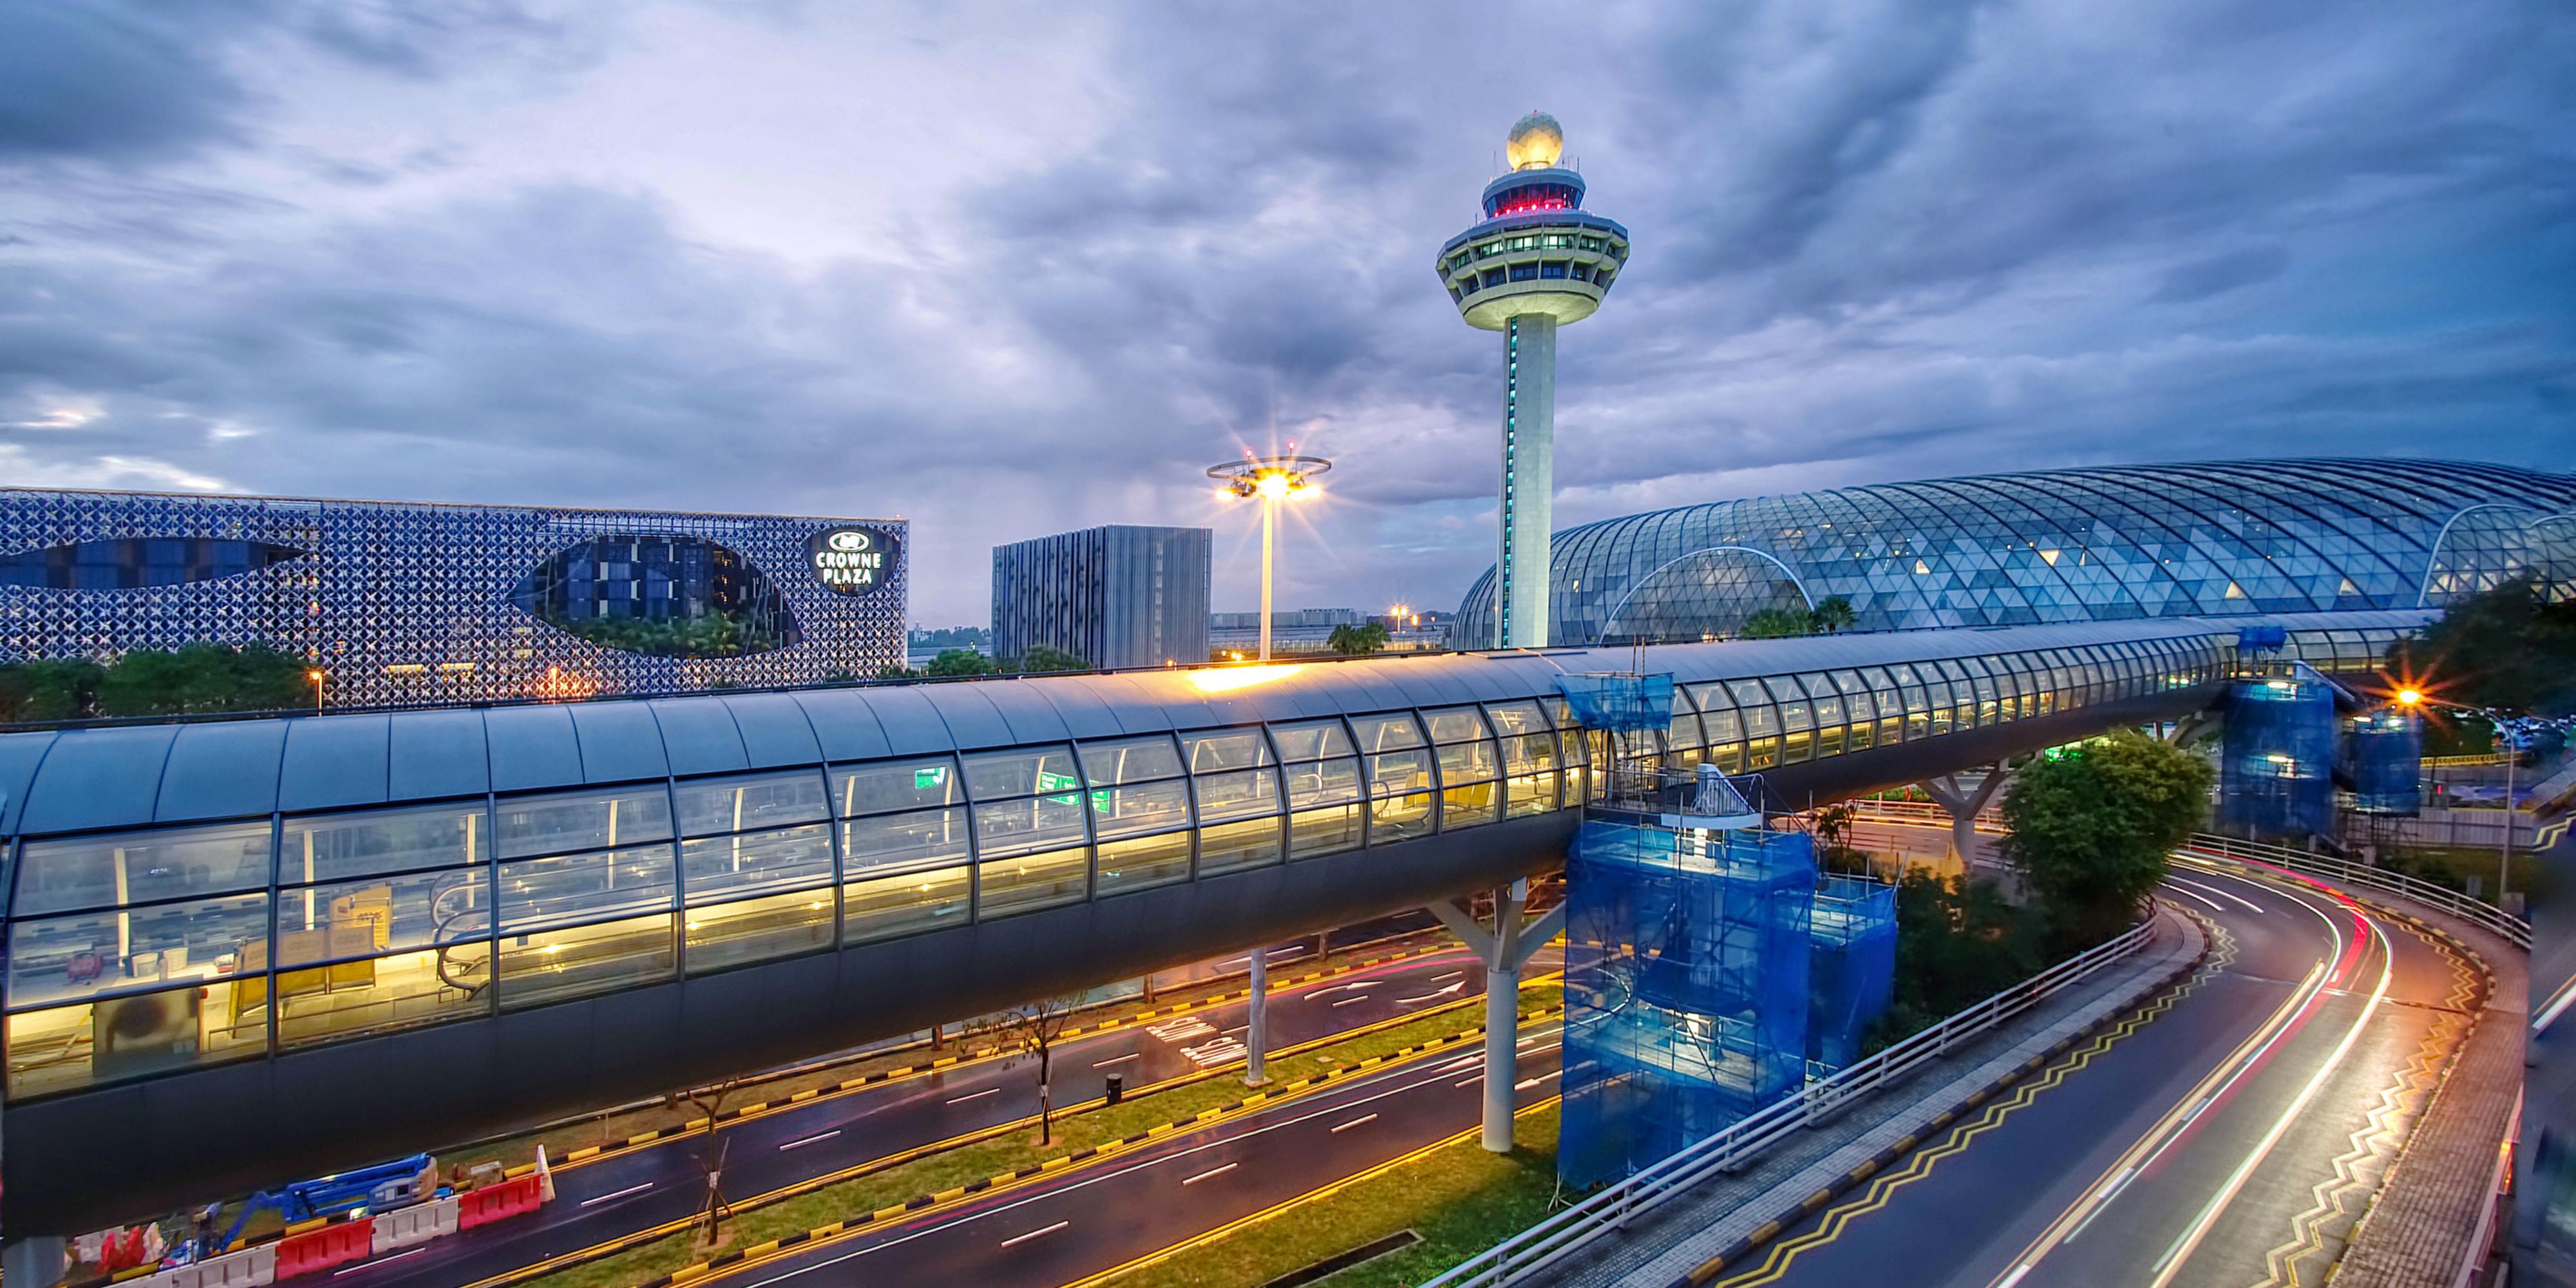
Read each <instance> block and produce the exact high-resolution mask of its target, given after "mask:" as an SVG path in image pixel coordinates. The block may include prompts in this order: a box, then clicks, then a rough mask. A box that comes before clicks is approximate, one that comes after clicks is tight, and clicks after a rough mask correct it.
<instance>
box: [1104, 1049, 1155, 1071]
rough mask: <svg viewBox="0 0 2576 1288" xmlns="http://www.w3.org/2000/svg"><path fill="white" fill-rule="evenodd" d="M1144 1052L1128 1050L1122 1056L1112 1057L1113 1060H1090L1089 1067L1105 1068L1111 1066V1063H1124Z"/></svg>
mask: <svg viewBox="0 0 2576 1288" xmlns="http://www.w3.org/2000/svg"><path fill="white" fill-rule="evenodd" d="M1144 1054H1145V1053H1144V1052H1142V1051H1130V1052H1128V1053H1127V1054H1125V1055H1122V1056H1119V1057H1118V1058H1117V1059H1114V1060H1094V1061H1092V1062H1091V1067H1092V1068H1094V1069H1106V1068H1108V1067H1109V1066H1111V1065H1113V1064H1125V1063H1127V1062H1128V1061H1130V1060H1134V1059H1137V1058H1138V1057H1140V1056H1142V1055H1144Z"/></svg>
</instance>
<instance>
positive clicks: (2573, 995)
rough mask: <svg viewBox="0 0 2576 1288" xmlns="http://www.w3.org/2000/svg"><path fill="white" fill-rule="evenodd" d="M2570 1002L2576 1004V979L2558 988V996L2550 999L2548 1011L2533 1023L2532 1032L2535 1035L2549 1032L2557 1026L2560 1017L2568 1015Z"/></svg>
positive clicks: (2542, 1012)
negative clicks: (2551, 1026)
mask: <svg viewBox="0 0 2576 1288" xmlns="http://www.w3.org/2000/svg"><path fill="white" fill-rule="evenodd" d="M2570 1002H2576V979H2571V980H2569V981H2567V982H2566V983H2564V984H2561V985H2559V986H2558V992H2557V995H2556V996H2554V997H2552V998H2550V999H2549V1006H2548V1007H2547V1009H2544V1010H2543V1011H2541V1013H2540V1018H2539V1019H2536V1020H2533V1021H2532V1022H2531V1031H2532V1032H2533V1033H2535V1034H2539V1033H2546V1032H2548V1031H2549V1026H2550V1025H2552V1024H2556V1023H2557V1022H2558V1017H2559V1016H2561V1015H2565V1014H2566V1013H2567V1004H2568V1003H2570Z"/></svg>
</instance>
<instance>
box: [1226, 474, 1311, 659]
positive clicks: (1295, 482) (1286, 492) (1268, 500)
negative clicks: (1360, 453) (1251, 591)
mask: <svg viewBox="0 0 2576 1288" xmlns="http://www.w3.org/2000/svg"><path fill="white" fill-rule="evenodd" d="M1332 468H1333V463H1332V462H1331V461H1328V460H1325V459H1324V458H1323V457H1320V456H1296V455H1289V456H1255V455H1253V454H1252V453H1250V452H1246V453H1244V454H1243V459H1242V460H1239V461H1227V462H1226V463H1225V464H1223V465H1211V466H1209V467H1208V472H1207V473H1208V477H1209V478H1212V479H1215V480H1216V481H1217V483H1218V484H1219V485H1220V486H1222V487H1223V488H1224V489H1225V494H1226V495H1230V496H1239V497H1242V498H1244V499H1246V500H1257V501H1259V502H1261V660H1262V661H1264V662H1267V661H1269V660H1270V551H1271V547H1272V545H1273V544H1274V543H1275V542H1276V540H1277V538H1276V531H1277V529H1278V526H1279V503H1280V502H1282V501H1286V500H1289V499H1291V498H1293V497H1297V496H1301V495H1303V494H1304V493H1305V492H1306V491H1307V490H1308V489H1309V488H1311V487H1313V486H1314V481H1315V480H1316V479H1318V478H1321V477H1323V476H1324V474H1325V473H1326V472H1327V471H1329V470H1331V469H1332Z"/></svg>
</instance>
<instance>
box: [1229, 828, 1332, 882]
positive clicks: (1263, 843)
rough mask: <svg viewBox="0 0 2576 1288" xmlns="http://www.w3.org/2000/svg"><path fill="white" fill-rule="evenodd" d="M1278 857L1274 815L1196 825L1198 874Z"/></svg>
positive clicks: (1263, 863)
mask: <svg viewBox="0 0 2576 1288" xmlns="http://www.w3.org/2000/svg"><path fill="white" fill-rule="evenodd" d="M1354 830H1356V829H1354ZM1278 861H1279V820H1278V819H1276V818H1248V819H1243V820H1240V821H1238V822H1233V823H1209V824H1206V825H1204V826H1202V827H1201V828H1199V875H1200V876H1209V875H1213V874H1215V873H1219V872H1233V871H1236V870H1237V869H1241V868H1258V867H1265V866H1268V865H1269V864H1273V863H1277V862H1278Z"/></svg>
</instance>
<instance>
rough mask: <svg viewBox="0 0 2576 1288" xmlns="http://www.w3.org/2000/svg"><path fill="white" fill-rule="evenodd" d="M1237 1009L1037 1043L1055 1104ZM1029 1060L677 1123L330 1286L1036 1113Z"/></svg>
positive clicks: (1312, 993) (1288, 999) (1452, 985)
mask: <svg viewBox="0 0 2576 1288" xmlns="http://www.w3.org/2000/svg"><path fill="white" fill-rule="evenodd" d="M1281 951H1282V952H1283V953H1284V952H1285V950H1281ZM1483 991H1484V970H1483V968H1482V967H1481V966H1479V965H1478V964H1477V962H1476V960H1475V959H1474V958H1473V957H1472V956H1471V955H1469V954H1468V952H1467V951H1466V949H1464V948H1463V947H1459V948H1453V949H1452V950H1450V951H1447V952H1442V953H1437V954H1433V955H1428V956H1424V957H1419V958H1414V959H1411V960H1407V961H1403V962H1395V963H1389V964H1387V965H1385V966H1380V967H1375V968H1372V969H1369V970H1365V971H1357V972H1353V973H1351V974H1348V975H1342V976H1336V977H1334V978H1332V979H1330V980H1324V981H1317V982H1314V983H1311V984H1307V985H1304V986H1301V987H1298V988H1295V989H1291V990H1281V989H1277V988H1274V989H1273V990H1272V992H1271V995H1270V999H1269V1008H1268V1010H1269V1032H1270V1047H1271V1049H1272V1050H1273V1051H1277V1050H1281V1049H1284V1048H1287V1047H1290V1046H1293V1045H1296V1044H1298V1043H1301V1042H1307V1041H1311V1040H1313V1039H1316V1038H1322V1037H1329V1036H1332V1035H1334V1034H1338V1033H1344V1032H1348V1031H1350V1030H1352V1029H1356V1028H1360V1027H1362V1026H1364V1025H1368V1024H1372V1023H1375V1022H1377V1021H1380V1020H1386V1019H1391V1018H1396V1017H1401V1016H1404V1015H1409V1014H1416V1013H1419V1012H1422V1011H1425V1010H1430V1009H1432V1008H1434V1007H1437V1006H1439V1005H1441V1004H1443V1003H1447V1002H1454V1001H1457V1000H1458V999H1460V998H1462V997H1474V996H1476V995H1478V994H1480V993H1482V992H1483ZM1245 1008H1246V1003H1245V1002H1243V1001H1235V1002H1230V1003H1226V1004H1223V1005H1219V1006H1215V1007H1210V1008H1207V1009H1204V1010H1200V1011H1195V1012H1192V1013H1190V1014H1189V1015H1187V1016H1184V1017H1181V1020H1180V1022H1177V1023H1168V1024H1155V1025H1137V1026H1133V1027H1127V1028H1118V1029H1112V1030H1109V1031H1107V1032H1103V1033H1098V1034H1083V1035H1080V1036H1077V1037H1075V1038H1072V1039H1069V1040H1067V1041H1065V1042H1063V1043H1061V1044H1059V1045H1058V1047H1057V1049H1056V1051H1055V1052H1054V1055H1053V1060H1052V1064H1053V1069H1052V1073H1053V1079H1052V1080H1053V1084H1054V1098H1055V1103H1056V1104H1058V1105H1059V1106H1063V1105H1077V1104H1081V1103H1083V1102H1086V1101H1089V1100H1092V1099H1094V1098H1097V1097H1098V1096H1100V1095H1101V1094H1102V1093H1103V1091H1104V1089H1105V1086H1106V1083H1107V1079H1108V1077H1109V1075H1111V1074H1119V1075H1122V1076H1123V1077H1124V1078H1125V1080H1126V1085H1127V1087H1128V1088H1129V1090H1131V1091H1132V1090H1134V1089H1137V1088H1140V1087H1144V1086H1148V1085H1150V1084H1153V1083H1156V1082H1160V1081H1163V1080H1164V1079H1167V1078H1174V1077H1179V1076H1182V1075H1185V1074H1190V1073H1195V1072H1198V1071H1199V1070H1200V1069H1202V1068H1204V1067H1215V1066H1218V1065H1223V1064H1226V1063H1229V1062H1232V1061H1236V1060H1240V1059H1241V1058H1242V1056H1243V1052H1242V1049H1241V1046H1240V1041H1241V1033H1242V1031H1243V1028H1244V1026H1245V1023H1246V1021H1245ZM1452 1014H1454V1015H1456V1016H1457V1019H1458V1024H1459V1026H1460V1027H1462V1028H1464V1027H1467V1026H1471V1025H1473V1024H1475V1023H1477V1022H1478V1021H1479V1020H1480V1019H1481V1018H1482V1013H1481V1011H1480V1010H1478V1009H1477V1008H1463V1009H1461V1010H1458V1011H1455V1012H1452ZM1194 1052H1195V1053H1196V1054H1195V1057H1194V1055H1193V1053H1194ZM1203 1062H1204V1063H1203ZM1036 1064H1037V1059H1036V1057H1035V1056H1034V1055H1018V1056H1011V1057H1005V1058H994V1059H987V1060H980V1061H976V1062H973V1063H969V1064H960V1065H956V1066H952V1067H950V1068H947V1069H943V1070H941V1071H939V1072H937V1073H932V1074H925V1075H921V1076H917V1077H912V1078H905V1079H901V1080H897V1081H892V1082H887V1083H882V1084H879V1085H877V1086H874V1087H868V1088H863V1089H861V1090H858V1091H854V1092H850V1093H846V1094H842V1095H837V1096H831V1097H826V1098H820V1099H816V1100H813V1101H810V1102H807V1103H806V1104H803V1105H799V1106H795V1107H792V1108H789V1109H786V1110H782V1111H779V1112H776V1113H769V1114H763V1115H760V1116H758V1117H754V1118H750V1119H747V1120H743V1121H741V1122H738V1123H736V1124H733V1125H730V1126H728V1127H726V1128H725V1129H723V1130H722V1131H720V1132H718V1133H717V1134H716V1135H715V1136H713V1137H709V1136H703V1135H701V1136H695V1137H686V1138H682V1139H680V1140H676V1141H672V1142H670V1143H668V1144H663V1145H656V1146H651V1147H646V1148H642V1149H637V1150H633V1151H628V1152H626V1153H622V1154H612V1155H607V1156H604V1157H602V1158H600V1159H598V1160H596V1161H592V1162H588V1163H584V1164H582V1165H580V1166H576V1167H563V1168H558V1169H556V1171H555V1199H554V1201H553V1202H551V1203H548V1204H547V1205H545V1206H544V1207H543V1208H541V1209H539V1210H538V1212H536V1213H535V1214H533V1215H530V1216H526V1217H520V1218H515V1219H512V1220H509V1221H503V1222H497V1223H495V1224H493V1225H489V1226H484V1227H482V1228H480V1229H476V1230H470V1231H466V1232H464V1233H462V1234H458V1235H455V1236H452V1237H449V1238H445V1239H440V1240H437V1241H434V1242H432V1243H429V1244H425V1245H422V1246H421V1247H420V1248H418V1249H416V1250H413V1251H411V1252H409V1253H407V1254H404V1253H398V1254H394V1255H392V1256H389V1257H386V1258H384V1259H383V1260H381V1261H378V1262H374V1263H371V1264H368V1265H364V1266H358V1267H351V1268H349V1269H347V1270H342V1271H340V1272H338V1273H337V1275H336V1276H335V1277H334V1279H333V1283H334V1285H335V1288H453V1286H454V1285H457V1284H466V1283H474V1282H478V1281H480V1280H483V1279H486V1278H489V1277H491V1276H495V1275H500V1274H505V1273H507V1272H510V1271H513V1270H517V1269H519V1268H521V1267H524V1266H528V1265H532V1264H535V1263H537V1262H540V1261H543V1260H545V1259H546V1258H548V1257H553V1256H557V1255H560V1254H563V1253H567V1252H573V1251H577V1250H580V1249H584V1248H589V1247H593V1246H596V1245H598V1244H601V1243H604V1242H607V1241H608V1240H611V1239H614V1238H617V1237H619V1236H622V1235H626V1234H629V1233H632V1232H634V1231H638V1230H644V1229H649V1228H651V1227H653V1226H655V1225H658V1224H661V1223H663V1222H666V1221H673V1220H680V1219H685V1218H687V1217H689V1216H691V1215H693V1214H695V1213H697V1212H698V1211H699V1210H701V1207H702V1205H703V1204H704V1202H705V1196H706V1188H705V1187H706V1173H705V1163H704V1160H705V1159H706V1158H708V1157H710V1156H713V1155H714V1153H715V1151H717V1150H719V1149H721V1150H722V1151H723V1152H722V1157H723V1160H724V1166H723V1179H724V1188H725V1194H726V1196H727V1198H729V1199H731V1200H733V1201H735V1202H740V1201H741V1200H743V1199H744V1198H747V1197H749V1196H752V1195H757V1194H763V1193H767V1192H769V1191H772V1190H775V1189H778V1188H779V1187H781V1186H785V1185H790V1184H794V1183H796V1182H799V1181H805V1180H810V1179H813V1178H815V1177H819V1176H826V1175H830V1174H833V1173H836V1172H841V1171H844V1170H847V1169H850V1168H854V1167H858V1166H861V1165H863V1164H867V1163H871V1162H874V1161H876V1160H879V1159H883V1158H886V1157H888V1156H889V1155H894V1154H899V1153H901V1152H903V1151H906V1150H911V1149H917V1148H920V1147H922V1146H925V1145H930V1144H934V1143H937V1142H940V1141H945V1140H949V1139H951V1138H953V1137H957V1136H960V1135H964V1134H967V1133H971V1132H974V1131H978V1130H980V1129H984V1128H988V1127H993V1126H996V1125H999V1124H1003V1123H1009V1122H1014V1121H1018V1120H1020V1119H1023V1118H1027V1117H1030V1116H1032V1115H1034V1114H1036V1113H1037V1108H1038V1088H1037V1068H1036ZM1274 1068H1276V1066H1274ZM746 1098H749V1097H746Z"/></svg>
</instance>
